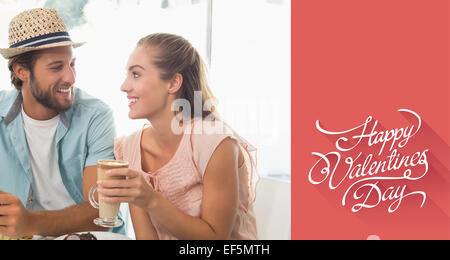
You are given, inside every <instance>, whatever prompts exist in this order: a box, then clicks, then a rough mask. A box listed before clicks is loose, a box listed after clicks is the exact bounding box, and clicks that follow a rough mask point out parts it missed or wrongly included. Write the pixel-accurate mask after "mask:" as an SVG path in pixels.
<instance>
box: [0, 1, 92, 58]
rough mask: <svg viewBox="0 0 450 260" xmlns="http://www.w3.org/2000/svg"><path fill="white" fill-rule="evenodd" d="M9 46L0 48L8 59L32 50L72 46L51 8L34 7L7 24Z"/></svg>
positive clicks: (59, 19) (77, 45)
mask: <svg viewBox="0 0 450 260" xmlns="http://www.w3.org/2000/svg"><path fill="white" fill-rule="evenodd" d="M8 38H9V45H10V46H9V48H4V49H2V48H0V54H1V55H2V56H3V57H4V58H5V59H9V58H12V57H14V56H16V55H19V54H22V53H25V52H30V51H34V50H42V49H47V48H53V47H60V46H73V47H74V48H76V47H79V46H81V45H83V44H84V43H75V42H72V40H71V39H70V36H69V33H68V32H67V28H66V25H65V24H64V22H63V21H62V19H61V17H59V15H58V13H57V12H56V10H55V9H53V8H36V9H31V10H27V11H24V12H22V13H20V14H18V15H17V16H16V17H14V18H13V19H12V20H11V23H10V24H9V35H8Z"/></svg>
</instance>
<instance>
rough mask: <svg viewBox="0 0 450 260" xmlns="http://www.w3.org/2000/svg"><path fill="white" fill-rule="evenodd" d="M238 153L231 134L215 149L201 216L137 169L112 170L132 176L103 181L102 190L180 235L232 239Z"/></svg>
mask: <svg viewBox="0 0 450 260" xmlns="http://www.w3.org/2000/svg"><path fill="white" fill-rule="evenodd" d="M238 157H239V149H238V145H237V144H236V143H235V142H234V141H233V140H231V139H229V138H227V139H225V140H224V141H223V142H222V143H221V144H220V145H219V146H218V147H217V149H216V151H215V152H214V153H213V155H212V157H211V159H210V160H209V163H208V166H207V168H206V171H205V174H204V177H203V198H202V209H201V210H202V214H201V216H200V218H197V217H193V216H190V215H188V214H186V213H184V212H183V211H181V210H179V209H178V208H177V207H175V206H174V205H173V204H172V203H171V202H170V201H168V200H167V199H165V198H164V197H163V196H162V195H161V194H160V193H158V192H156V191H154V190H153V189H152V188H151V186H150V185H148V184H147V183H146V182H145V180H144V179H143V177H142V175H141V174H140V173H139V172H136V171H133V170H129V169H116V170H111V171H110V172H109V173H107V174H108V175H109V176H126V177H127V178H128V179H127V180H113V181H100V182H98V184H99V186H100V188H99V190H98V192H99V193H101V194H102V197H103V198H102V199H103V200H104V201H105V202H111V203H117V202H128V203H132V204H134V205H135V206H137V207H140V208H142V209H144V210H145V211H146V212H148V213H149V214H151V216H152V218H153V219H154V220H155V221H157V222H158V223H159V224H160V225H162V226H163V227H164V228H165V229H166V230H167V231H169V232H170V233H171V234H172V235H174V236H175V237H177V238H178V239H182V240H184V239H186V240H214V239H229V238H230V235H231V231H232V229H233V225H234V221H235V219H236V212H237V208H238V160H239V158H238ZM138 229H139V227H138Z"/></svg>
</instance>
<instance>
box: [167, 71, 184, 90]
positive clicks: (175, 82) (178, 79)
mask: <svg viewBox="0 0 450 260" xmlns="http://www.w3.org/2000/svg"><path fill="white" fill-rule="evenodd" d="M181 85H183V75H181V74H180V73H176V74H175V75H174V76H173V77H172V79H171V80H170V86H169V94H175V93H177V92H178V90H180V88H181Z"/></svg>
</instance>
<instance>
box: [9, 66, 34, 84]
mask: <svg viewBox="0 0 450 260" xmlns="http://www.w3.org/2000/svg"><path fill="white" fill-rule="evenodd" d="M12 68H13V70H14V73H15V74H16V76H17V77H18V78H19V79H20V80H21V81H23V82H26V81H28V79H29V78H30V71H29V70H28V69H26V68H24V67H23V66H22V65H20V64H17V63H16V64H14V65H13V67H12Z"/></svg>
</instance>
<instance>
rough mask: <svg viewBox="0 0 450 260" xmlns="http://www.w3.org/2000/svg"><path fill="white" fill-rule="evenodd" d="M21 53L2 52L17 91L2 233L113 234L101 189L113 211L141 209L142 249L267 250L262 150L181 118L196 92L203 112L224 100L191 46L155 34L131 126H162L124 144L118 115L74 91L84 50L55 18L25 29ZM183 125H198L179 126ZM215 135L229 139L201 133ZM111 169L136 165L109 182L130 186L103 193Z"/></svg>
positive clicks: (196, 118)
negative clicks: (230, 245)
mask: <svg viewBox="0 0 450 260" xmlns="http://www.w3.org/2000/svg"><path fill="white" fill-rule="evenodd" d="M9 42H10V47H9V48H5V49H0V53H1V54H2V55H3V57H4V58H6V59H8V60H9V62H8V67H9V70H10V73H11V83H12V85H14V87H15V90H11V91H1V92H0V165H1V169H0V234H3V235H6V236H9V237H12V238H21V237H24V236H29V235H43V236H59V235H63V234H67V233H72V232H80V231H94V230H100V231H106V230H105V229H104V228H101V227H98V226H95V225H94V224H93V220H94V219H95V218H96V217H98V210H96V209H94V208H93V207H91V206H90V204H89V202H88V201H89V200H88V193H89V190H90V188H91V187H92V186H94V185H96V184H98V186H99V189H98V193H99V195H100V198H101V199H102V200H104V201H106V202H122V203H129V206H130V207H129V208H130V213H131V218H132V222H133V226H134V230H135V234H136V238H137V239H207V240H208V239H257V231H256V223H255V217H254V215H253V210H252V203H253V201H254V198H255V197H254V196H255V194H254V188H255V184H254V181H255V178H256V177H257V176H256V172H255V171H256V170H255V161H254V158H253V152H255V148H253V147H252V146H251V145H250V144H248V143H247V142H246V141H245V140H243V139H242V138H241V137H239V135H237V134H236V133H235V132H234V131H232V130H231V128H229V127H227V126H226V124H225V123H224V122H223V121H221V120H220V119H219V117H218V116H217V114H216V113H215V112H207V111H205V112H203V114H202V115H195V114H194V113H186V111H185V110H184V109H183V111H181V112H180V111H176V112H174V111H173V104H174V101H177V100H184V101H186V102H188V103H189V105H190V106H191V107H194V103H195V102H194V101H195V99H196V98H195V97H198V95H196V94H194V93H199V92H200V93H201V95H202V101H201V104H202V105H203V106H204V105H205V103H206V102H207V101H208V100H211V98H212V97H213V96H212V94H211V91H210V89H209V86H208V85H207V82H206V74H205V73H206V70H205V67H204V64H203V62H202V60H201V58H200V56H199V54H198V52H197V51H196V50H195V49H194V48H193V47H192V46H191V45H190V43H189V42H188V41H186V40H185V39H183V38H182V37H179V36H176V35H170V34H152V35H149V36H147V37H144V38H142V39H141V40H140V41H139V42H138V43H137V47H136V48H135V50H134V51H133V53H132V54H131V56H130V58H129V61H128V64H127V67H126V68H127V76H126V78H125V80H124V82H123V84H122V86H121V88H120V90H121V91H123V92H125V94H126V95H127V97H128V99H129V107H130V108H129V109H130V110H129V117H130V118H131V119H139V118H144V119H147V120H149V122H150V123H151V127H144V128H143V129H141V130H139V131H137V132H135V133H134V134H132V135H130V136H128V137H123V138H119V139H115V129H114V127H115V126H114V121H113V115H112V112H111V110H110V109H109V108H108V107H107V106H106V105H105V104H104V103H103V102H101V101H99V100H98V99H95V98H93V97H91V96H89V95H87V94H86V93H85V92H83V91H82V90H80V89H78V88H75V87H74V83H75V58H74V57H73V56H72V48H75V47H79V46H81V45H82V44H80V43H74V42H72V41H71V40H70V38H69V34H68V33H67V29H66V26H65V25H64V23H63V22H62V20H61V18H60V17H59V16H58V14H57V12H56V11H55V10H54V9H48V8H38V9H32V10H28V11H25V12H23V13H21V14H19V15H18V16H16V17H15V18H13V20H12V21H11V23H10V29H9ZM175 103H176V102H175ZM180 115H183V117H184V118H185V119H186V117H188V119H189V120H181V121H180V122H179V123H177V124H175V125H176V127H174V123H173V122H177V121H176V120H175V119H174V118H179V116H180ZM211 124H214V125H216V127H215V129H217V125H219V126H220V125H222V126H223V127H224V129H225V131H216V132H212V133H211V132H210V131H202V130H201V129H203V127H204V128H207V127H206V126H207V125H211ZM174 128H181V129H183V131H181V132H176V131H173V130H174ZM198 129H200V131H197V130H198ZM102 159H118V160H125V161H128V162H129V163H130V166H129V169H118V170H112V171H111V172H110V173H109V174H110V175H112V176H113V175H121V176H126V177H127V178H126V179H125V180H115V181H98V182H97V171H96V163H97V161H98V160H102ZM112 232H119V233H123V232H124V230H123V227H122V228H118V229H115V230H112Z"/></svg>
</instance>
